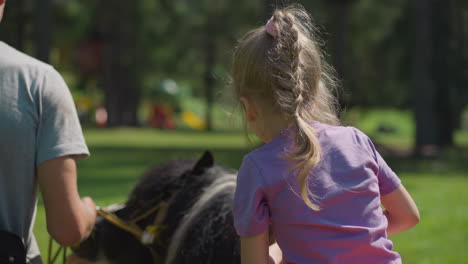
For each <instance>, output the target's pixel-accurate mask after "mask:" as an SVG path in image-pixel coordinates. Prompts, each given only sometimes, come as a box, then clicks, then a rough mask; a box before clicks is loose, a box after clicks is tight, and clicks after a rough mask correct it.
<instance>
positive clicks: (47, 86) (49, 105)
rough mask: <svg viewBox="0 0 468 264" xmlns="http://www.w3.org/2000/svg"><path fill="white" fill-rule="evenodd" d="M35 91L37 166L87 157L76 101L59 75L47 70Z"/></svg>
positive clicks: (50, 69)
mask: <svg viewBox="0 0 468 264" xmlns="http://www.w3.org/2000/svg"><path fill="white" fill-rule="evenodd" d="M36 92H37V97H36V98H37V99H36V100H37V102H36V104H37V108H38V113H39V120H38V129H37V134H36V144H37V148H36V149H37V150H36V151H37V152H36V165H39V164H41V163H43V162H45V161H47V160H51V159H54V158H57V157H62V156H67V155H76V157H77V158H83V157H86V156H88V155H89V151H88V148H87V146H86V143H85V140H84V137H83V132H82V130H81V125H80V122H79V119H78V115H77V112H76V108H75V104H74V102H73V98H72V96H71V94H70V91H69V90H68V87H67V85H66V84H65V82H64V80H63V79H62V77H61V76H60V74H59V73H58V72H57V71H55V70H54V69H53V68H52V67H50V68H49V69H47V70H46V71H45V72H44V75H43V79H42V81H41V82H39V83H38V87H37V89H36Z"/></svg>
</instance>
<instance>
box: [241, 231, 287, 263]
mask: <svg viewBox="0 0 468 264" xmlns="http://www.w3.org/2000/svg"><path fill="white" fill-rule="evenodd" d="M269 244H270V243H269V232H268V230H267V231H265V232H263V233H261V234H259V235H256V236H253V237H241V263H242V264H278V263H280V262H281V259H280V258H279V257H278V250H277V249H275V252H277V254H276V256H274V257H275V258H274V259H273V258H272V257H270V255H269V253H268V249H269ZM275 245H276V246H275ZM274 246H275V247H277V244H276V243H275V244H273V245H272V247H274ZM278 249H279V248H278ZM279 252H281V250H279Z"/></svg>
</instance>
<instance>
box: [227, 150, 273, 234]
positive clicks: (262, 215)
mask: <svg viewBox="0 0 468 264" xmlns="http://www.w3.org/2000/svg"><path fill="white" fill-rule="evenodd" d="M233 214H234V226H235V228H236V231H237V233H238V234H239V235H240V236H244V237H247V236H256V235H258V234H261V233H263V232H265V231H266V230H267V229H268V227H269V224H270V212H269V208H268V203H267V199H266V195H265V186H262V177H261V175H260V171H259V170H258V168H257V167H256V165H255V163H254V161H253V160H251V159H250V158H249V157H248V156H247V157H245V158H244V160H243V162H242V165H241V168H240V169H239V173H238V175H237V187H236V193H235V197H234V210H233Z"/></svg>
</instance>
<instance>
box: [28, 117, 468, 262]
mask: <svg viewBox="0 0 468 264" xmlns="http://www.w3.org/2000/svg"><path fill="white" fill-rule="evenodd" d="M369 122H370V121H369ZM362 129H363V130H364V131H365V132H367V133H369V134H372V129H374V128H372V127H367V128H366V127H365V126H363V128H362ZM405 131H406V130H405ZM408 131H410V129H408ZM404 133H410V132H404ZM85 137H86V140H87V143H88V145H89V147H90V150H91V152H92V157H91V158H88V159H86V160H83V161H80V162H79V163H78V170H79V189H80V194H81V195H82V196H85V195H89V196H92V197H93V198H94V199H95V202H96V204H98V205H101V206H105V205H108V204H111V203H117V202H122V201H124V200H125V198H126V196H127V194H128V193H129V191H130V190H131V188H132V186H133V185H134V184H135V182H136V180H137V178H138V176H139V175H140V174H141V173H142V172H143V171H144V170H145V169H146V168H148V167H149V166H151V165H153V164H158V163H160V162H162V161H164V160H170V159H180V158H197V157H198V156H200V155H201V153H202V152H203V151H204V150H205V149H209V150H211V151H213V153H214V156H215V159H216V161H217V163H218V164H221V165H223V166H226V167H230V168H238V167H239V165H240V162H241V161H242V156H243V155H244V154H245V153H247V152H248V148H247V146H246V144H245V140H244V137H243V134H242V132H214V133H205V132H190V131H185V132H184V131H182V132H181V131H175V132H164V131H158V130H152V129H130V128H124V129H106V130H98V129H86V130H85ZM457 137H460V138H461V139H462V140H461V141H462V142H464V141H465V140H466V139H467V138H468V137H467V136H466V132H465V133H461V134H460V135H458V134H457ZM387 140H390V142H397V143H396V144H408V138H403V139H401V138H400V139H396V140H395V139H387ZM392 140H393V141H392ZM384 141H385V140H384ZM467 142H468V140H467ZM467 145H468V144H467ZM465 146H466V145H465ZM467 160H468V153H467V148H464V151H461V150H457V151H451V152H448V155H447V156H446V158H444V159H441V160H437V161H423V162H418V161H413V160H407V159H400V158H390V159H389V160H388V161H389V163H390V165H391V166H392V168H394V170H395V171H396V172H397V173H398V174H399V175H400V177H401V178H402V181H403V182H404V184H405V186H406V187H407V189H408V190H409V191H410V192H411V194H412V195H413V197H414V199H415V200H416V202H417V204H418V206H419V209H420V212H421V217H422V220H421V223H420V224H419V225H418V226H417V227H416V228H414V229H412V230H410V231H407V232H404V233H401V234H398V235H395V236H394V237H392V240H393V241H394V246H395V249H396V250H397V251H398V252H399V253H400V254H401V255H402V257H403V260H404V262H405V263H434V264H439V263H444V264H446V263H457V264H459V263H468V251H467V250H466V245H468V203H466V195H464V194H463V193H465V191H466V190H467V189H468V175H467V171H468V167H467V165H466V164H465V163H466V161H467ZM464 197H465V198H464ZM35 233H36V237H37V239H38V241H39V245H40V248H41V252H43V258H46V255H45V254H46V252H47V241H48V235H47V233H46V226H45V216H44V208H43V205H42V203H41V202H39V207H38V214H37V219H36V225H35Z"/></svg>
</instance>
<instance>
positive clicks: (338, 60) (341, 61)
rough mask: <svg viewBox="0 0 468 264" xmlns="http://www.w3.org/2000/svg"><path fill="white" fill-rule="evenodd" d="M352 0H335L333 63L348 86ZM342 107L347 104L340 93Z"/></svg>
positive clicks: (342, 82)
mask: <svg viewBox="0 0 468 264" xmlns="http://www.w3.org/2000/svg"><path fill="white" fill-rule="evenodd" d="M350 7H351V1H335V8H336V16H335V32H336V38H335V40H334V45H333V58H334V59H333V64H334V66H335V69H336V72H337V74H338V78H339V79H340V80H341V84H342V85H343V86H346V87H347V85H346V81H347V79H346V78H347V74H348V71H347V70H348V69H347V67H346V56H347V55H348V51H349V49H348V46H349V43H350V42H349V41H348V32H349V11H350ZM337 96H339V97H338V101H339V103H340V109H344V106H345V104H346V102H345V98H343V97H342V96H341V94H338V95H337Z"/></svg>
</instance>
